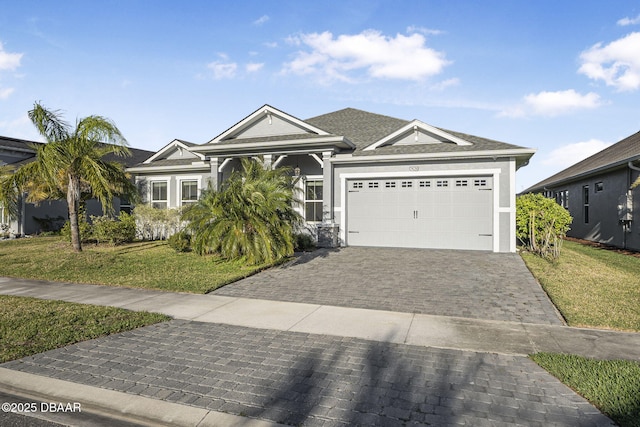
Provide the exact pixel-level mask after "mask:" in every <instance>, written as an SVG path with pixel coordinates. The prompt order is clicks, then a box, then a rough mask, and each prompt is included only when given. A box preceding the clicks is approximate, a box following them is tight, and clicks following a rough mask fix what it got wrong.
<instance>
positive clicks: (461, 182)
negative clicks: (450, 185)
mask: <svg viewBox="0 0 640 427" xmlns="http://www.w3.org/2000/svg"><path fill="white" fill-rule="evenodd" d="M468 184H469V183H468V182H467V180H466V179H456V187H466V186H467V185H468Z"/></svg>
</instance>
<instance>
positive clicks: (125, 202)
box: [120, 196, 131, 214]
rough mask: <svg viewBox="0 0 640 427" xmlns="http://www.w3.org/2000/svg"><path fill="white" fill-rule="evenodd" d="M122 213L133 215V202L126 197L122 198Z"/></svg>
mask: <svg viewBox="0 0 640 427" xmlns="http://www.w3.org/2000/svg"><path fill="white" fill-rule="evenodd" d="M120 212H126V213H128V214H131V201H130V200H129V198H128V197H126V196H120Z"/></svg>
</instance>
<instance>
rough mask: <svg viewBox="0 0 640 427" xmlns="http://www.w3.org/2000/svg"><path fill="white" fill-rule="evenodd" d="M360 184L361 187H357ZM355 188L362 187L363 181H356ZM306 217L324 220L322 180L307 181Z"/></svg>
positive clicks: (314, 220) (310, 220) (307, 218)
mask: <svg viewBox="0 0 640 427" xmlns="http://www.w3.org/2000/svg"><path fill="white" fill-rule="evenodd" d="M355 184H360V185H361V186H360V187H355ZM354 188H362V183H361V182H360V183H357V182H354ZM304 219H305V221H308V222H320V221H322V181H307V182H306V183H305V191H304Z"/></svg>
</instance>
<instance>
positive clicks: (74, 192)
mask: <svg viewBox="0 0 640 427" xmlns="http://www.w3.org/2000/svg"><path fill="white" fill-rule="evenodd" d="M67 206H68V207H69V226H70V228H71V245H72V246H73V250H74V251H75V252H82V240H81V239H80V227H79V226H78V211H79V208H80V180H79V179H78V178H77V177H74V176H69V185H68V187H67Z"/></svg>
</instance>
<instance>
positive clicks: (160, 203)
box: [151, 181, 168, 209]
mask: <svg viewBox="0 0 640 427" xmlns="http://www.w3.org/2000/svg"><path fill="white" fill-rule="evenodd" d="M151 206H152V207H154V208H156V209H166V208H167V207H168V198H167V181H152V182H151Z"/></svg>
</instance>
